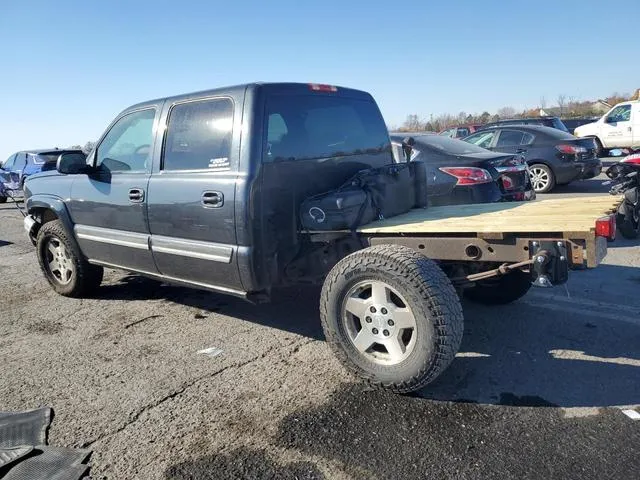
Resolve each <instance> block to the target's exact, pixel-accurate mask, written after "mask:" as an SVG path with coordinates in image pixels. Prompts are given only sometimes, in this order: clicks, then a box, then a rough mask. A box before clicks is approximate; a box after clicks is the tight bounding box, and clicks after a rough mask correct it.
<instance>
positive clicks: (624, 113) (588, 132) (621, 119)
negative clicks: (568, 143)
mask: <svg viewBox="0 0 640 480" xmlns="http://www.w3.org/2000/svg"><path fill="white" fill-rule="evenodd" d="M573 134H574V135H575V136H576V137H594V138H595V140H596V144H597V146H598V152H599V154H601V153H603V151H604V150H607V149H610V148H628V147H634V146H640V100H633V101H630V102H621V103H619V104H617V105H616V106H615V107H613V108H612V109H611V110H609V111H608V112H607V113H605V114H604V115H603V116H602V118H601V119H600V120H598V121H597V122H593V123H587V124H586V125H582V126H580V127H578V128H576V129H575V131H574V132H573Z"/></svg>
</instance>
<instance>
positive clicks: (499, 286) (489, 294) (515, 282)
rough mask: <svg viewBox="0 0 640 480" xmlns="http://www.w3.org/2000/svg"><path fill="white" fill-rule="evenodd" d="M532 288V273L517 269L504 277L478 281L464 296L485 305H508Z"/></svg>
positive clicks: (466, 290)
mask: <svg viewBox="0 0 640 480" xmlns="http://www.w3.org/2000/svg"><path fill="white" fill-rule="evenodd" d="M530 288H531V273H530V272H523V271H522V270H515V271H513V272H511V273H509V274H507V275H504V276H502V277H496V278H494V279H489V280H484V281H482V282H476V284H475V286H473V287H471V288H467V289H465V291H464V296H465V297H466V298H468V299H469V300H471V301H472V302H476V303H481V304H483V305H506V304H507V303H511V302H515V301H516V300H518V299H519V298H522V297H523V296H524V295H526V293H527V292H528V291H529V289H530Z"/></svg>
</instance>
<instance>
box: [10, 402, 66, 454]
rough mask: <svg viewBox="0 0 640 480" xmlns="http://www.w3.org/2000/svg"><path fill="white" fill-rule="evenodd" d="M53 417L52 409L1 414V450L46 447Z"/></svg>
mask: <svg viewBox="0 0 640 480" xmlns="http://www.w3.org/2000/svg"><path fill="white" fill-rule="evenodd" d="M52 417H53V411H52V410H51V409H50V408H38V409H36V410H28V411H26V412H0V448H11V447H19V446H23V445H33V446H35V445H45V444H46V443H47V429H48V428H49V424H50V423H51V419H52Z"/></svg>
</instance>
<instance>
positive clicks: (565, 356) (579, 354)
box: [549, 350, 640, 367]
mask: <svg viewBox="0 0 640 480" xmlns="http://www.w3.org/2000/svg"><path fill="white" fill-rule="evenodd" d="M549 353H550V354H551V356H552V357H553V358H559V359H561V360H580V361H583V362H602V363H614V364H616V365H629V366H631V367H640V360H635V359H633V358H627V357H615V358H611V357H596V356H594V355H587V354H585V353H584V352H583V351H580V350H549Z"/></svg>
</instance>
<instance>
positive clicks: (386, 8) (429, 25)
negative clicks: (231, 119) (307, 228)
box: [0, 0, 640, 161]
mask: <svg viewBox="0 0 640 480" xmlns="http://www.w3.org/2000/svg"><path fill="white" fill-rule="evenodd" d="M638 18H640V2H639V1H638V0H629V1H623V0H621V1H616V0H611V1H608V2H602V1H598V2H596V1H592V0H581V1H574V0H555V1H547V0H536V1H516V0H502V1H493V0H483V1H480V2H478V1H474V2H469V1H453V2H448V1H426V0H422V1H409V0H405V1H403V2H400V3H398V4H394V2H389V1H388V0H385V1H378V0H369V1H349V0H341V1H335V0H321V1H302V0H298V1H293V0H291V1H289V0H286V1H285V0H282V1H281V0H266V1H265V0H263V1H252V0H247V1H225V2H220V1H216V0H209V1H191V0H181V1H175V0H172V1H165V0H153V1H148V0H137V1H134V0H111V1H104V2H93V1H86V0H77V1H68V0H57V1H55V2H53V1H50V0H47V1H44V0H39V1H36V0H21V1H17V0H3V1H2V2H0V161H1V160H3V159H5V158H7V157H8V156H9V155H10V154H11V153H13V152H15V151H18V150H22V149H31V148H49V147H54V146H60V147H67V146H70V145H73V144H84V143H85V142H87V141H89V140H96V139H97V138H98V137H99V136H100V135H101V133H102V132H103V130H104V129H105V128H106V127H107V125H108V124H109V123H110V122H111V120H112V119H113V118H114V117H115V116H116V115H117V114H118V112H120V111H121V110H123V109H124V108H126V107H128V106H129V105H131V104H134V103H138V102H141V101H144V100H149V99H152V98H157V97H164V96H170V95H175V94H180V93H187V92H191V91H197V90H203V89H209V88H216V87H222V86H225V85H233V84H238V83H246V82H252V81H300V82H315V83H329V84H334V85H341V86H346V87H352V88H358V89H361V90H366V91H368V92H370V93H371V94H372V95H373V96H374V98H375V99H376V100H377V102H378V105H379V106H380V109H381V111H382V113H383V115H384V117H385V120H386V122H387V124H388V125H392V126H393V125H400V124H401V123H402V122H403V121H404V119H405V118H406V116H407V115H408V114H418V115H420V116H421V117H423V118H428V117H429V115H431V114H433V115H438V114H441V113H452V114H457V113H458V112H460V111H464V112H467V113H481V112H483V111H485V110H486V111H489V112H495V111H496V110H497V109H499V108H500V107H503V106H511V107H514V108H516V109H523V108H525V107H535V106H538V105H539V103H540V98H541V97H545V99H546V101H547V105H553V104H554V103H555V99H556V98H557V97H558V95H559V94H565V95H567V96H571V97H575V98H576V99H597V98H599V97H605V96H608V95H609V94H611V93H613V92H620V93H627V92H628V93H632V92H633V91H635V89H636V88H640V62H639V61H638V52H639V50H638V49H639V47H640V40H638V34H637V32H636V31H635V29H636V28H637V26H636V24H637V20H638Z"/></svg>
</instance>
